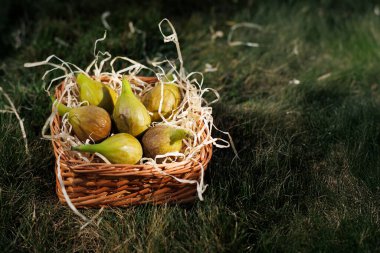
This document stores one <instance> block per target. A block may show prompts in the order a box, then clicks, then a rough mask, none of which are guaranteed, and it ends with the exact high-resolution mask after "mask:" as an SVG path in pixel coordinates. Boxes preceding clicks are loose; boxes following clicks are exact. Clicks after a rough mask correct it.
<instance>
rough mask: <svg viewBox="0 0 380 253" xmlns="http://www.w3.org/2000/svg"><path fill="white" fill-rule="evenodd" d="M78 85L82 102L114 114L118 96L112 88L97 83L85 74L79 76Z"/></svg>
mask: <svg viewBox="0 0 380 253" xmlns="http://www.w3.org/2000/svg"><path fill="white" fill-rule="evenodd" d="M77 84H78V88H79V99H80V101H88V103H89V104H90V105H96V106H99V107H102V108H104V109H105V110H106V111H107V112H109V113H112V111H113V108H114V104H115V101H116V98H117V94H116V92H115V91H114V90H113V89H111V87H109V86H107V85H105V84H103V83H101V82H98V81H95V80H94V79H92V78H91V77H89V76H87V75H85V74H83V73H79V74H78V75H77Z"/></svg>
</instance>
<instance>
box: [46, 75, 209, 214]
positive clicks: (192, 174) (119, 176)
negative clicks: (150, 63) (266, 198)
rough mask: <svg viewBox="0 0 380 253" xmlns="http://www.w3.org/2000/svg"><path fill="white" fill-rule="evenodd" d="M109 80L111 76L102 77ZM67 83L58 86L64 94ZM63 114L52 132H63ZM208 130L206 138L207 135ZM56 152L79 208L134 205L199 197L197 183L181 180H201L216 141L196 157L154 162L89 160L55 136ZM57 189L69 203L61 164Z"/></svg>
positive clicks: (72, 196)
mask: <svg viewBox="0 0 380 253" xmlns="http://www.w3.org/2000/svg"><path fill="white" fill-rule="evenodd" d="M140 79H141V80H142V81H145V82H148V83H154V82H156V81H157V79H156V78H154V77H140ZM102 81H103V82H105V83H107V82H108V81H109V79H108V78H107V77H104V78H102ZM63 88H64V87H63V84H62V85H60V86H58V87H57V89H56V93H55V96H56V98H60V96H61V94H62V91H63ZM60 127H61V118H60V117H59V116H58V115H57V116H56V117H55V118H54V119H53V122H52V124H51V125H50V129H51V133H52V134H53V135H56V134H58V133H59V132H60ZM206 136H207V134H206V133H204V135H203V136H202V138H206ZM52 144H53V148H54V154H55V157H56V159H58V157H59V154H61V155H60V157H59V165H60V166H59V169H60V175H61V177H62V180H63V183H64V186H65V190H66V192H67V195H68V196H69V198H70V201H71V202H72V203H73V205H74V206H76V207H77V208H86V207H101V206H130V205H138V204H144V203H154V204H163V203H188V202H192V201H194V200H195V199H196V198H197V186H196V184H188V183H180V182H178V180H176V179H175V178H173V177H172V176H174V177H176V178H180V179H187V180H199V178H200V176H201V172H202V171H201V170H202V167H203V169H204V170H205V169H206V168H207V164H208V163H209V161H210V159H211V156H212V144H209V145H206V146H204V147H203V148H202V149H201V151H200V152H199V153H198V155H197V156H196V157H194V159H193V160H190V161H188V160H184V161H181V162H173V163H168V164H159V165H158V166H157V167H158V168H159V169H161V170H162V171H164V172H165V174H163V173H162V172H161V171H159V170H157V168H154V167H153V166H152V165H131V164H105V163H88V162H84V161H81V160H78V159H76V158H75V157H73V153H72V152H71V151H64V150H63V148H62V144H61V142H60V140H58V139H53V140H52ZM55 174H56V192H57V195H58V197H59V200H60V201H61V202H62V203H66V200H65V197H64V194H63V192H62V187H61V184H60V183H59V180H58V166H57V163H56V165H55Z"/></svg>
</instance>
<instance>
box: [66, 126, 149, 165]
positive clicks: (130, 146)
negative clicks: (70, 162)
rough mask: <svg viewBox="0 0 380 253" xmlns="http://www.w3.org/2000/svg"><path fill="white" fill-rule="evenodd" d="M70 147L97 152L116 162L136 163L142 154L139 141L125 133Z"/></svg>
mask: <svg viewBox="0 0 380 253" xmlns="http://www.w3.org/2000/svg"><path fill="white" fill-rule="evenodd" d="M71 149H72V150H75V151H81V152H89V153H95V152H97V153H99V154H102V155H103V156H104V157H106V158H107V159H108V160H109V161H110V162H111V163H116V164H136V163H137V162H138V161H140V159H141V158H142V154H143V151H142V148H141V144H140V142H139V141H138V140H137V139H136V138H135V137H133V136H132V135H130V134H126V133H119V134H115V135H112V136H111V137H108V138H107V139H105V140H104V141H102V142H101V143H98V144H85V145H80V146H76V147H72V148H71Z"/></svg>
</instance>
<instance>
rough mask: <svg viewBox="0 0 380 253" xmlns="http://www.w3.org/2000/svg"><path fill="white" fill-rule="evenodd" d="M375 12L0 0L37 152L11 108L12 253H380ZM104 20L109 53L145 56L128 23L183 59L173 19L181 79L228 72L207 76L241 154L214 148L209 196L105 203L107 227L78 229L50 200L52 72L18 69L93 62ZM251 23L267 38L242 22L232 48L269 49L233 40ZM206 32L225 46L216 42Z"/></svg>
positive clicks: (3, 195) (279, 5)
mask: <svg viewBox="0 0 380 253" xmlns="http://www.w3.org/2000/svg"><path fill="white" fill-rule="evenodd" d="M140 2H141V1H140ZM379 8H380V5H377V6H376V5H375V1H362V2H361V3H358V2H357V1H332V0H324V1H322V0H321V1H314V3H310V2H309V3H307V2H304V1H291V0H288V1H250V2H247V3H246V2H241V1H232V2H227V1H222V2H221V3H218V4H216V3H215V2H212V1H207V0H206V1H199V2H195V3H194V2H193V1H184V2H182V1H181V3H180V2H174V1H173V2H172V1H162V2H155V3H150V4H149V3H145V2H144V3H138V2H135V3H129V4H120V3H119V2H117V1H97V0H94V1H88V0H86V1H82V2H81V3H77V2H74V1H66V2H65V3H58V2H57V3H53V2H51V1H48V0H43V1H30V0H23V1H19V2H18V3H13V2H11V1H10V0H3V1H2V10H0V14H1V15H0V16H1V17H0V32H1V34H2V35H1V37H0V59H1V61H0V85H1V87H3V89H4V90H5V91H6V92H7V93H8V94H9V96H10V97H11V98H12V100H13V102H14V104H15V106H16V107H17V108H18V111H19V113H20V115H21V117H22V118H24V124H25V127H26V133H27V138H28V141H29V149H30V154H31V155H30V156H27V155H26V153H25V149H24V142H23V139H22V134H21V131H20V128H19V125H18V123H17V119H16V118H15V116H14V115H12V114H10V113H1V114H0V231H1V232H0V248H1V249H2V250H1V251H2V252H46V251H48V252H72V251H79V252H83V251H89V252H112V251H115V252H125V251H137V252H141V251H144V252H245V251H248V252H251V251H254V252H273V251H276V252H316V251H317V252H375V251H380V241H379V238H380V219H379V215H380V155H379V151H380V110H379V105H380V93H379V92H380V84H379V83H380V74H379V70H380V28H379V27H380V16H379V15H380V14H379V12H380V10H379ZM106 10H109V11H110V12H111V15H110V16H109V17H108V19H107V20H108V23H109V24H110V26H111V29H112V30H111V31H109V33H108V38H107V40H106V41H105V42H104V43H103V44H101V45H100V47H101V49H103V50H104V49H107V50H109V51H110V53H111V54H112V55H126V56H129V57H131V58H133V59H136V60H138V61H141V62H143V63H145V62H146V61H145V56H144V46H143V43H142V42H143V38H142V36H141V34H132V35H130V29H129V22H133V24H134V26H135V27H136V28H138V29H140V30H143V31H144V32H145V33H146V46H145V52H146V55H148V56H149V57H151V58H153V57H159V56H161V57H162V56H166V57H168V58H173V57H175V48H174V47H173V46H172V45H168V44H164V43H163V40H162V36H161V34H160V33H159V31H158V26H157V25H158V23H159V22H160V21H161V20H162V19H163V18H169V19H170V20H171V21H172V23H173V24H174V26H175V28H176V30H177V32H178V36H179V40H180V43H181V48H182V52H183V57H184V62H185V68H186V70H187V71H189V72H191V71H201V72H204V70H205V64H211V65H212V66H214V67H217V71H216V72H204V77H205V81H204V86H205V87H211V88H214V89H216V90H218V92H219V94H220V96H221V100H220V101H219V102H218V103H216V104H214V105H213V115H214V120H215V124H216V126H218V128H220V129H222V130H224V131H228V132H230V134H231V135H232V137H233V140H234V143H235V146H236V148H237V151H238V154H239V157H240V159H233V158H234V153H233V151H232V150H231V149H216V148H215V149H214V155H213V158H212V161H211V164H210V166H209V168H208V170H207V173H206V180H207V183H208V184H209V186H208V188H207V191H206V192H205V195H204V197H205V200H204V201H203V202H201V201H198V202H196V203H195V204H194V205H190V206H175V205H174V206H173V205H170V206H138V207H132V208H126V209H125V208H120V209H119V208H115V209H107V210H105V211H103V213H102V214H101V217H102V219H101V221H100V223H99V224H98V225H97V226H96V225H89V226H87V227H86V228H84V229H82V230H80V227H81V225H83V222H82V221H81V220H80V218H79V217H77V216H76V215H75V214H74V213H73V212H72V211H71V210H70V209H69V208H68V207H66V206H63V205H61V204H60V203H59V202H58V199H57V197H56V195H55V175H54V170H53V168H54V156H53V152H52V148H51V144H50V142H49V141H48V140H44V139H42V138H41V128H42V126H43V124H44V122H45V119H46V118H47V117H48V115H49V111H50V102H49V98H48V97H47V95H46V93H45V91H44V90H43V88H42V87H43V84H44V81H42V80H41V77H42V75H43V73H44V71H45V70H46V68H44V67H39V68H32V69H26V68H24V67H23V64H24V63H25V62H33V61H40V60H43V59H45V58H46V57H47V56H49V55H51V54H55V55H57V56H59V57H60V58H62V59H65V60H66V61H70V62H73V63H75V64H77V65H79V66H81V67H85V66H87V65H88V64H89V61H90V60H91V59H92V57H93V55H92V47H93V42H94V40H95V39H97V38H100V37H101V36H102V35H103V33H104V26H103V25H102V23H101V18H100V17H101V15H102V13H103V12H104V11H106ZM241 22H250V23H255V24H258V25H260V26H261V29H248V28H242V29H240V30H237V31H236V33H235V34H234V39H236V40H242V41H251V42H256V43H259V47H247V46H236V47H231V46H229V45H228V43H227V37H228V34H229V32H230V29H231V26H232V25H234V24H236V23H241ZM211 30H214V31H222V32H223V36H222V37H217V38H215V39H214V40H212V32H211ZM219 34H220V33H219ZM61 41H63V42H64V43H62V42H61ZM65 43H67V45H66V44H65ZM0 97H1V99H0V109H4V108H5V106H6V105H7V102H6V100H5V97H4V96H0ZM210 99H212V98H211V97H210ZM215 134H216V136H220V137H223V135H219V134H217V133H215ZM83 213H84V214H86V215H87V216H93V215H95V214H96V213H97V210H86V211H83Z"/></svg>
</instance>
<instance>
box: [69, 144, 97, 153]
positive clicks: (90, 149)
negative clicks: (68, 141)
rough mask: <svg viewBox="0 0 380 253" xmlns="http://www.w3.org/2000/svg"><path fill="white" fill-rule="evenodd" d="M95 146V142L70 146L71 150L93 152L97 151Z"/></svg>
mask: <svg viewBox="0 0 380 253" xmlns="http://www.w3.org/2000/svg"><path fill="white" fill-rule="evenodd" d="M96 147H97V146H96V144H85V145H79V146H75V147H71V150H74V151H82V152H89V153H95V152H98V150H97V148H96Z"/></svg>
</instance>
